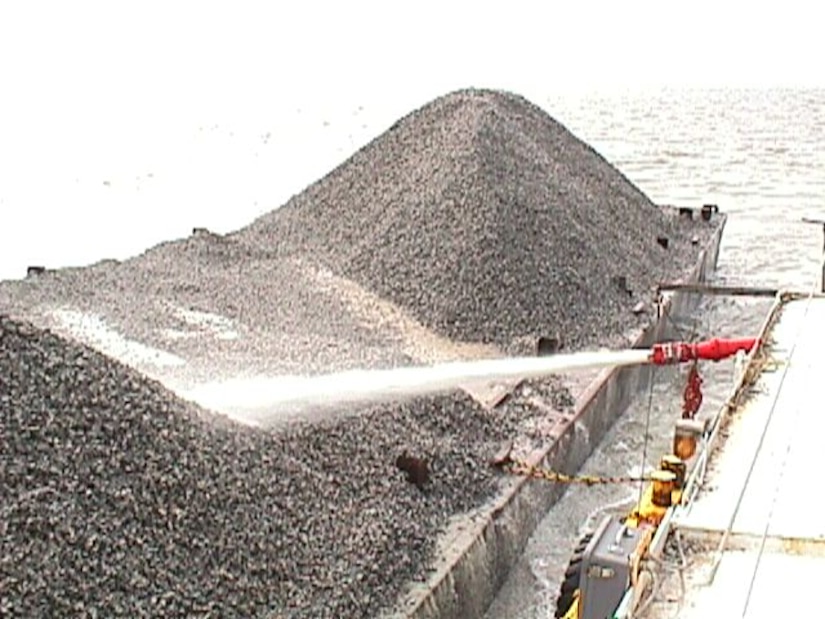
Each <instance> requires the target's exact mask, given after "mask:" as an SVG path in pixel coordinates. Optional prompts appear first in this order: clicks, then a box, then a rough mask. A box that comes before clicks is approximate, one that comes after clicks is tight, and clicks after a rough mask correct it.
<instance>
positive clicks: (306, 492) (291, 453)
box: [0, 317, 515, 618]
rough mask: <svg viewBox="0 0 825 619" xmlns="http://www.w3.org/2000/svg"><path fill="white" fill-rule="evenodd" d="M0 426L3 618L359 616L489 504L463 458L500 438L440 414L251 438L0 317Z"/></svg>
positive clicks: (380, 604)
mask: <svg viewBox="0 0 825 619" xmlns="http://www.w3.org/2000/svg"><path fill="white" fill-rule="evenodd" d="M0 412H2V417H0V422H2V425H1V426H0V429H2V434H0V465H1V466H2V470H1V471H0V472H1V473H2V474H1V475H0V511H2V514H0V615H2V616H3V617H47V616H48V617H53V616H104V617H111V616H128V617H137V616H141V617H142V616H167V617H173V616H189V617H206V616H213V617H214V616H220V617H263V616H275V617H279V616H282V617H287V616H288V617H336V618H338V617H373V616H375V615H376V614H377V613H378V611H379V610H380V609H381V608H385V607H387V606H388V605H391V604H392V603H393V602H394V600H395V599H396V597H397V595H398V593H399V591H400V589H401V587H402V586H403V585H404V583H406V582H409V581H410V580H411V579H414V578H421V577H423V576H425V568H424V565H425V564H426V562H427V559H428V558H429V557H430V555H431V553H432V548H433V545H434V543H435V534H436V532H437V531H438V530H439V529H440V528H442V527H443V526H444V525H445V523H446V521H447V519H448V517H449V516H450V515H452V514H455V513H457V512H461V511H466V510H468V509H471V508H472V507H473V506H475V505H477V504H478V502H479V501H481V500H482V499H483V498H484V496H487V495H489V494H490V493H491V492H492V491H494V490H495V488H496V487H497V479H496V478H495V477H494V475H493V473H492V472H491V471H490V470H489V469H488V468H487V467H486V466H485V465H484V462H483V458H482V455H484V456H486V454H489V453H491V450H492V449H494V448H495V446H496V444H497V443H496V441H499V440H501V439H503V438H506V437H507V436H508V435H510V436H511V435H512V432H513V431H514V429H515V428H514V424H513V421H512V418H511V417H509V416H507V415H505V414H504V413H503V412H502V411H498V412H495V413H486V412H481V411H480V410H479V409H478V408H476V407H474V406H473V405H472V403H471V402H469V401H467V400H465V399H463V398H458V397H439V398H429V399H420V400H418V401H416V402H415V403H414V404H397V405H386V406H381V407H374V408H371V409H369V410H366V411H364V413H363V414H362V415H360V416H357V417H348V418H345V419H343V420H336V421H329V422H324V423H320V424H315V425H305V426H296V427H292V428H289V429H288V430H285V431H282V432H279V433H277V434H274V433H266V432H261V431H252V430H249V429H247V428H244V427H242V426H236V425H235V424H233V423H231V422H228V421H225V420H221V419H219V418H211V416H209V415H207V414H206V413H204V412H203V411H199V410H197V409H196V408H194V407H193V406H190V405H189V404H187V403H184V402H182V401H180V400H178V399H176V398H175V397H174V396H173V395H172V394H171V393H169V392H167V391H166V390H165V389H164V388H163V387H161V386H160V385H159V384H158V383H155V382H153V381H150V380H147V379H146V378H144V377H142V376H140V375H139V374H137V373H136V372H134V371H132V370H131V369H129V368H127V367H125V366H123V365H121V364H119V363H118V362H115V361H112V360H111V359H108V358H107V357H104V356H103V355H100V354H98V353H97V352H95V351H93V350H91V349H88V348H86V347H83V346H80V345H77V344H74V343H71V342H68V341H66V340H64V339H62V338H60V337H58V336H56V335H53V334H51V333H49V332H47V331H43V330H40V329H37V328H34V327H32V326H31V325H29V324H27V323H21V322H17V321H14V320H11V319H9V318H6V317H0ZM512 412H513V411H511V413H512ZM407 449H408V450H409V451H410V453H412V454H415V455H417V456H424V457H426V458H427V459H428V460H429V461H430V463H431V464H430V466H431V469H432V471H433V476H432V479H431V481H430V483H429V484H428V485H427V486H426V487H425V489H424V491H423V492H422V491H420V490H419V489H418V488H416V487H415V486H413V485H412V484H409V483H408V482H407V481H405V475H404V474H403V473H402V472H401V471H399V470H398V469H397V468H396V467H395V464H394V461H395V459H396V457H397V456H398V455H399V454H401V453H402V451H403V450H407ZM269 613H272V614H269Z"/></svg>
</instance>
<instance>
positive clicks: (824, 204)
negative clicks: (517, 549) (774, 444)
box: [487, 90, 825, 619]
mask: <svg viewBox="0 0 825 619" xmlns="http://www.w3.org/2000/svg"><path fill="white" fill-rule="evenodd" d="M546 105H547V107H548V109H549V111H550V112H551V114H553V115H554V116H555V117H556V118H558V119H559V120H561V121H562V122H564V123H565V124H566V125H567V126H568V128H570V129H571V130H572V131H573V132H574V133H576V134H577V135H578V136H579V137H581V138H582V139H584V140H585V141H587V142H588V143H590V144H591V145H593V146H594V147H595V148H596V149H597V150H598V151H599V152H600V153H602V154H603V155H604V156H605V157H606V158H607V159H608V160H610V161H611V162H613V163H614V164H615V165H617V167H618V168H619V169H620V170H622V171H623V172H624V173H625V175H626V176H628V178H630V180H631V181H633V182H634V183H635V184H636V185H638V186H639V187H640V188H641V189H642V190H644V191H645V192H646V193H647V194H648V195H649V196H650V197H651V198H652V199H653V200H654V201H655V202H657V203H667V204H689V205H698V204H701V203H705V202H709V203H715V204H718V205H719V206H720V208H721V210H723V211H724V212H726V213H728V215H729V219H728V223H727V225H726V228H725V234H724V237H723V243H722V251H721V254H720V256H719V269H718V273H717V277H718V280H719V282H718V283H742V284H750V285H769V286H787V287H792V288H797V289H801V290H806V291H807V290H810V288H811V286H814V285H817V284H818V283H819V278H820V272H819V266H818V265H819V260H820V258H821V255H822V248H823V233H822V228H821V227H820V226H815V225H811V224H804V223H802V222H801V221H800V220H801V218H802V217H812V218H820V219H825V154H823V149H825V90H818V91H793V90H776V91H744V90H743V91H721V90H718V91H693V92H677V91H674V92H661V93H658V94H656V95H650V94H647V95H643V96H642V95H627V96H609V97H593V96H590V97H580V98H572V97H565V98H550V99H548V101H547V103H546ZM769 306H770V301H769V300H764V299H762V300H754V299H742V298H737V299H733V298H720V297H716V298H706V299H705V300H703V302H702V304H701V306H700V309H699V311H698V312H696V313H695V314H693V315H690V316H680V317H677V319H676V322H677V323H678V325H679V326H680V327H681V328H682V329H683V330H684V331H685V333H686V335H693V334H694V333H697V334H699V335H717V336H722V337H725V336H729V337H735V336H748V335H755V333H756V332H757V330H758V328H759V325H760V323H761V321H762V319H763V316H764V313H765V312H766V311H767V309H768V307H769ZM732 369H733V368H732V363H724V362H723V363H719V364H704V365H703V367H702V368H701V370H700V371H701V373H702V375H703V377H704V379H705V384H704V393H705V400H704V402H703V410H702V412H701V413H700V414H702V413H706V412H707V411H709V410H713V409H715V408H718V407H719V406H720V405H721V404H722V402H723V398H724V396H725V395H726V394H727V392H728V390H729V388H730V385H731V381H732V380H733V374H732ZM684 384H685V383H684V370H683V369H675V368H668V369H661V370H659V371H658V372H657V375H656V382H655V385H654V388H653V399H652V403H653V405H652V408H651V410H650V426H649V432H648V435H649V443H648V451H649V453H650V454H651V455H650V456H649V458H648V464H650V463H651V460H652V461H653V464H655V459H656V458H658V454H662V453H664V452H665V450H666V449H667V447H668V444H669V441H670V439H671V436H672V428H673V423H674V421H675V420H676V419H677V418H678V417H679V415H680V412H681V408H680V406H681V395H682V390H683V388H684ZM646 395H647V394H645V393H642V394H640V397H639V398H638V399H637V401H636V402H635V403H634V405H633V406H632V407H631V408H630V410H628V411H627V413H626V414H625V415H624V416H623V417H622V418H621V419H620V421H619V422H618V423H617V424H616V425H615V426H614V428H613V429H612V430H611V432H610V433H609V434H608V436H607V437H606V438H605V439H604V441H603V442H602V444H601V445H600V447H599V448H598V449H597V450H596V452H595V453H594V454H593V456H592V457H591V458H590V459H589V460H588V461H587V463H586V464H585V466H584V470H585V471H586V472H589V473H592V474H604V475H614V474H621V473H624V472H630V471H632V472H638V471H639V470H640V468H641V466H642V462H641V453H642V444H643V437H644V435H645V427H646V426H645V422H646V420H647V416H648V398H647V397H646ZM637 493H638V490H637V489H634V488H631V487H612V486H603V487H592V488H586V487H572V488H571V489H569V490H568V491H567V493H566V494H565V496H564V497H563V498H562V500H561V501H560V502H559V503H558V504H557V505H556V506H555V507H554V508H553V509H552V510H551V511H550V512H549V513H548V514H547V515H546V516H545V517H544V519H543V520H542V522H541V524H540V526H539V527H538V528H537V530H536V532H535V533H534V535H533V537H532V539H531V540H530V542H529V544H528V546H527V548H526V550H525V552H524V555H523V556H522V557H521V559H520V561H519V563H518V565H517V567H516V569H515V570H514V571H513V573H512V574H511V576H510V578H509V580H508V581H507V583H506V584H505V586H504V587H503V589H502V590H501V592H500V594H499V596H498V598H497V600H496V601H495V603H494V604H493V605H492V607H491V608H490V609H489V611H488V613H487V617H488V619H492V618H494V617H508V618H513V619H538V618H539V617H542V618H544V617H549V616H553V611H554V609H555V599H556V596H557V594H558V588H559V585H560V583H561V579H562V577H563V573H564V570H565V568H566V565H567V561H568V559H569V555H570V551H571V549H572V546H573V545H574V544H575V542H576V539H577V537H578V535H579V534H580V532H582V531H583V530H584V529H586V528H588V526H590V525H592V523H593V522H594V521H595V520H596V519H597V518H598V517H599V515H600V514H602V513H604V511H605V509H622V508H623V507H624V508H626V507H627V501H630V500H633V499H634V498H635V497H636V496H637Z"/></svg>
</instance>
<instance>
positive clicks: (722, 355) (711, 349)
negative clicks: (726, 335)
mask: <svg viewBox="0 0 825 619" xmlns="http://www.w3.org/2000/svg"><path fill="white" fill-rule="evenodd" d="M757 342H758V340H757V339H756V338H753V337H750V338H744V339H739V340H720V339H719V338H714V339H712V340H707V341H705V342H699V343H697V344H696V358H697V359H705V360H707V361H721V360H722V359H727V358H728V357H732V356H734V355H735V354H736V353H738V352H739V351H740V350H741V351H744V352H750V351H751V349H753V347H754V346H756V345H757Z"/></svg>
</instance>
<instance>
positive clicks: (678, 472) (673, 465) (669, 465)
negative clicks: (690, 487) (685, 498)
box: [659, 454, 687, 490]
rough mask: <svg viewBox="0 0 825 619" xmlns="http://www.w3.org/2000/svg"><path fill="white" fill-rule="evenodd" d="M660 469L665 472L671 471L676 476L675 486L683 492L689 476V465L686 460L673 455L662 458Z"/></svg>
mask: <svg viewBox="0 0 825 619" xmlns="http://www.w3.org/2000/svg"><path fill="white" fill-rule="evenodd" d="M659 468H661V469H662V470H663V471H670V472H671V473H673V474H674V475H675V476H676V481H675V485H676V489H677V490H681V489H682V488H683V487H684V485H685V477H686V476H687V464H686V463H685V461H684V460H682V459H681V458H679V457H677V456H674V455H673V454H669V455H667V456H662V461H661V462H660V463H659Z"/></svg>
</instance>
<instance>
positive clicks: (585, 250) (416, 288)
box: [240, 90, 712, 347]
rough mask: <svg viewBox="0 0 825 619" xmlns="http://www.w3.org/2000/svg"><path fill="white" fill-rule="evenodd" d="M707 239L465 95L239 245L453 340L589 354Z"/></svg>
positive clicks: (417, 120) (428, 111)
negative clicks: (389, 304) (538, 339)
mask: <svg viewBox="0 0 825 619" xmlns="http://www.w3.org/2000/svg"><path fill="white" fill-rule="evenodd" d="M711 228H712V226H711V225H708V224H703V223H702V222H688V221H685V220H683V219H679V218H677V217H674V216H672V215H671V214H670V213H669V212H665V211H663V209H661V208H659V207H657V206H656V205H654V204H653V203H652V202H651V201H650V200H649V199H648V198H647V197H646V196H645V195H644V194H642V193H641V192H640V191H639V190H638V189H636V188H635V187H634V186H633V185H632V184H631V183H630V182H629V181H628V180H627V179H626V178H625V177H624V176H623V175H622V174H621V173H620V172H619V171H618V170H616V169H615V168H614V167H612V166H611V165H610V164H609V163H608V162H607V161H605V160H604V159H603V158H602V157H601V156H600V155H598V154H597V153H596V152H595V151H594V150H592V149H591V148H590V147H589V146H587V145H586V144H584V143H583V142H581V141H580V140H578V139H577V138H576V137H575V136H574V135H572V134H571V133H570V132H569V131H567V130H566V129H565V128H564V127H563V126H562V125H560V124H559V123H557V122H556V121H555V120H553V119H552V118H551V117H550V116H548V115H547V113H545V112H544V111H542V110H541V109H540V108H538V107H536V106H535V105H533V104H531V103H529V102H528V101H526V100H525V99H523V98H521V97H519V96H516V95H513V94H510V93H506V92H498V91H488V90H463V91H458V92H454V93H452V94H449V95H447V96H445V97H441V98H439V99H437V100H435V101H433V102H431V103H429V104H427V105H425V106H424V107H422V108H421V109H419V110H416V111H414V112H412V113H411V114H409V115H408V116H406V117H405V118H403V119H401V120H400V121H399V122H397V123H396V124H395V125H394V126H393V127H392V128H391V129H390V130H389V131H388V132H386V133H384V134H383V135H381V136H379V137H378V138H377V139H375V140H374V141H373V142H372V143H370V144H368V145H367V146H365V147H364V148H363V149H361V150H360V151H359V152H358V153H356V154H355V155H354V156H353V157H351V158H350V159H349V160H347V161H346V162H344V163H343V164H342V165H341V166H339V167H338V168H337V169H336V170H334V171H333V172H332V173H330V174H329V175H327V176H326V177H324V178H323V179H321V180H320V181H318V182H317V183H315V184H314V185H312V186H310V187H309V188H308V189H307V190H306V191H304V192H303V193H301V194H300V195H298V196H295V197H294V198H293V199H292V200H290V201H289V202H288V203H287V204H286V205H284V206H283V207H281V208H280V209H277V210H275V211H273V212H271V213H269V214H267V215H265V216H263V217H262V218H260V219H259V220H257V221H256V222H254V223H253V224H252V225H251V226H250V227H249V228H247V229H246V230H244V231H242V232H241V233H240V237H241V238H244V239H245V240H249V241H250V242H252V243H257V244H258V245H260V246H262V247H266V248H271V249H274V248H277V249H278V250H279V251H280V252H281V253H282V254H299V255H304V256H311V257H312V259H315V260H318V261H320V262H322V263H323V264H324V266H325V267H326V268H328V269H330V270H331V271H333V272H335V273H338V274H341V275H344V276H346V277H349V278H351V279H353V280H355V281H357V282H358V283H360V284H361V285H362V286H364V287H366V288H368V289H370V290H373V291H374V292H376V293H377V294H379V295H380V296H382V297H384V298H387V299H389V300H391V301H393V302H395V303H396V304H398V305H400V306H402V307H404V308H406V309H407V310H408V311H410V312H411V313H412V314H413V315H414V316H415V317H416V318H417V319H418V320H419V321H420V322H422V323H423V324H425V325H427V326H428V327H430V328H432V329H433V330H435V331H437V332H438V333H441V334H443V335H446V336H448V337H451V338H454V339H457V340H464V341H484V342H492V343H497V344H499V345H501V346H503V347H507V346H508V345H509V344H510V343H511V342H513V341H514V340H516V339H519V338H522V339H523V338H530V337H535V336H541V335H547V333H548V331H553V332H561V333H562V335H563V336H564V340H565V342H566V343H567V344H568V345H570V346H571V347H582V346H587V345H591V344H596V343H598V342H600V341H601V340H603V339H604V337H605V335H606V334H610V333H616V332H623V331H624V330H625V329H627V328H628V327H631V326H633V325H634V324H635V322H636V319H635V317H634V316H633V315H632V312H631V309H632V308H633V307H634V306H635V305H636V304H637V303H638V301H639V300H640V299H643V298H649V296H650V293H651V289H652V288H653V287H654V286H655V285H656V284H657V283H658V282H660V281H663V280H666V279H668V278H669V277H673V276H674V275H680V274H681V273H682V271H683V270H684V269H685V268H686V267H688V266H692V264H693V263H694V261H695V257H696V254H697V252H696V248H695V246H693V245H692V244H691V239H692V237H693V236H694V235H696V234H701V235H702V236H703V238H706V236H705V233H707V232H708V231H710V230H711ZM662 236H663V237H667V238H668V240H669V242H668V248H667V249H665V248H663V247H662V246H661V245H660V244H659V243H658V242H657V237H662ZM619 278H624V281H625V282H626V286H625V284H624V283H622V284H617V281H619ZM628 289H629V291H631V292H632V293H633V294H630V293H629V292H628Z"/></svg>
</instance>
